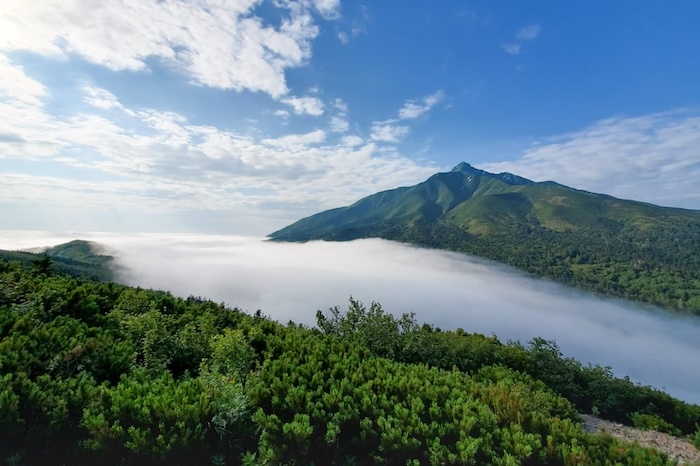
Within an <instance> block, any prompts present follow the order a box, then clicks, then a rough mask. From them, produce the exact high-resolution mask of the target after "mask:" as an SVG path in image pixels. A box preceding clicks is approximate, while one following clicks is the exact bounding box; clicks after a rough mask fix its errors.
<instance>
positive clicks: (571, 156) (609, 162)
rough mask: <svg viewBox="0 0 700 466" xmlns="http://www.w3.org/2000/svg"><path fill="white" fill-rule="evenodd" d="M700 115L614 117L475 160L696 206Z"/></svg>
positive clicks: (608, 190)
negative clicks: (510, 156) (502, 156)
mask: <svg viewBox="0 0 700 466" xmlns="http://www.w3.org/2000/svg"><path fill="white" fill-rule="evenodd" d="M698 147H700V114H699V113H698V111H697V110H676V111H669V112H660V113H652V114H647V115H641V116H636V117H623V116H617V117H613V118H608V119H605V120H602V121H599V122H597V123H595V124H593V125H591V126H589V127H588V128H585V129H583V130H581V131H576V132H572V133H568V134H564V135H560V136H555V137H552V138H549V139H546V140H544V141H542V142H540V143H538V144H536V145H534V146H533V147H532V148H530V149H528V150H526V151H525V152H524V153H523V154H522V155H521V156H520V157H518V158H516V159H514V160H511V161H507V162H499V163H487V164H481V165H480V168H483V169H485V170H489V171H508V172H512V173H517V174H519V175H522V176H525V177H528V178H531V179H533V180H536V181H544V180H555V181H558V182H560V183H563V184H566V185H569V186H572V187H575V188H579V189H585V190H588V191H593V192H603V193H608V194H611V195H613V196H616V197H621V198H629V199H636V200H642V201H647V202H652V203H654V204H662V205H674V206H683V207H687V208H693V209H700V189H698V180H700V156H698V149H697V148H698Z"/></svg>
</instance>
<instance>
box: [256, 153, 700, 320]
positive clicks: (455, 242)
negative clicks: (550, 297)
mask: <svg viewBox="0 0 700 466" xmlns="http://www.w3.org/2000/svg"><path fill="white" fill-rule="evenodd" d="M269 237H270V238H272V239H274V240H278V241H308V240H313V239H324V240H329V241H343V240H352V239H357V238H368V237H379V238H385V239H390V240H397V241H404V242H410V243H413V244H417V245H421V246H427V247H434V248H439V249H447V250H452V251H459V252H466V253H469V254H474V255H478V256H482V257H487V258H490V259H493V260H496V261H499V262H503V263H506V264H510V265H513V266H515V267H518V268H520V269H522V270H524V271H527V272H530V273H533V274H535V275H537V276H540V277H544V278H549V279H554V280H557V281H561V282H563V283H567V284H571V285H574V286H577V287H579V288H583V289H587V290H592V291H596V292H600V293H604V294H608V295H612V296H617V297H622V298H627V299H633V300H638V301H643V302H648V303H652V304H656V305H660V306H663V307H666V308H669V309H676V310H682V311H687V312H692V313H697V314H700V211H695V210H687V209H680V208H670V207H660V206H656V205H653V204H649V203H644V202H637V201H630V200H622V199H617V198H615V197H612V196H608V195H604V194H596V193H591V192H587V191H581V190H577V189H573V188H570V187H567V186H564V185H561V184H558V183H556V182H554V181H546V182H534V181H532V180H528V179H527V178H523V177H521V176H518V175H515V174H512V173H498V174H494V173H489V172H487V171H484V170H480V169H478V168H474V167H473V166H471V165H469V164H468V163H466V162H461V163H459V164H458V165H457V166H455V167H454V168H453V169H452V170H451V171H449V172H443V173H436V174H435V175H432V176H431V177H430V178H428V179H427V180H425V181H424V182H422V183H419V184H417V185H415V186H410V187H401V188H396V189H392V190H388V191H382V192H379V193H376V194H373V195H371V196H368V197H365V198H363V199H360V200H359V201H357V202H355V203H354V204H352V205H350V206H347V207H340V208H336V209H331V210H328V211H325V212H321V213H318V214H315V215H312V216H310V217H306V218H303V219H301V220H299V221H297V222H295V223H293V224H291V225H289V226H287V227H285V228H282V229H281V230H278V231H275V232H274V233H271V234H270V235H269Z"/></svg>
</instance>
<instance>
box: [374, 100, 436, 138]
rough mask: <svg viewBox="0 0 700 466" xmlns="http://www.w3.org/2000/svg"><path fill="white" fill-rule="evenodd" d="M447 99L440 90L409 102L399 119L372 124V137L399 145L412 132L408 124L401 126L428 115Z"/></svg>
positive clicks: (403, 106)
mask: <svg viewBox="0 0 700 466" xmlns="http://www.w3.org/2000/svg"><path fill="white" fill-rule="evenodd" d="M444 98H445V93H444V92H443V91H442V90H438V91H436V92H434V93H432V94H430V95H427V96H425V97H423V98H421V99H418V100H407V101H406V102H405V103H404V104H403V105H402V106H401V108H400V109H399V111H398V118H391V119H388V120H383V121H375V122H373V123H372V132H371V135H370V137H371V138H372V140H374V141H377V142H389V143H397V142H399V141H401V139H403V138H405V137H406V136H407V135H408V133H409V132H410V131H411V128H410V127H409V126H407V125H406V124H400V123H401V122H406V121H407V120H415V119H416V118H418V117H420V116H422V115H424V114H426V113H428V112H429V111H430V110H432V109H433V107H435V105H437V104H438V103H440V102H441V101H442V100H443V99H444Z"/></svg>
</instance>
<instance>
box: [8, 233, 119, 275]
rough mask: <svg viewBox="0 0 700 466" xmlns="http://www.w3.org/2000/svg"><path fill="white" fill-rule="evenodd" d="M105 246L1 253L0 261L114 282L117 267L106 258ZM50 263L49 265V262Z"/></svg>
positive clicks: (76, 245) (81, 242) (71, 244)
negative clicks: (12, 261) (51, 268)
mask: <svg viewBox="0 0 700 466" xmlns="http://www.w3.org/2000/svg"><path fill="white" fill-rule="evenodd" d="M103 249H104V247H103V246H101V245H98V244H96V243H93V242H90V241H84V240H79V239H78V240H74V241H69V242H67V243H63V244H59V245H56V246H52V247H50V248H47V249H46V250H44V251H43V252H41V253H37V252H26V251H4V250H0V259H5V260H14V261H19V262H21V263H23V264H33V265H34V266H35V267H38V268H42V267H43V268H46V267H48V266H49V264H51V267H53V268H54V269H55V270H57V271H59V272H62V273H66V274H68V275H73V276H76V277H86V278H94V279H96V280H104V281H109V280H114V278H115V269H116V267H117V266H116V264H115V263H114V257H112V256H110V255H107V254H104V253H103V252H102V250H103ZM47 257H48V258H49V259H51V260H50V261H48V260H47V259H46V258H47Z"/></svg>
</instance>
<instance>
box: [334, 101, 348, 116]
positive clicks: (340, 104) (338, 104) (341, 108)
mask: <svg viewBox="0 0 700 466" xmlns="http://www.w3.org/2000/svg"><path fill="white" fill-rule="evenodd" d="M333 106H334V107H335V108H336V110H338V111H340V112H343V113H347V111H348V105H347V104H346V103H345V102H343V99H335V101H334V102H333Z"/></svg>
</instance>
